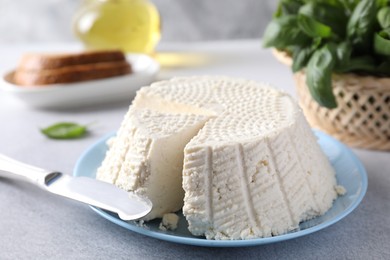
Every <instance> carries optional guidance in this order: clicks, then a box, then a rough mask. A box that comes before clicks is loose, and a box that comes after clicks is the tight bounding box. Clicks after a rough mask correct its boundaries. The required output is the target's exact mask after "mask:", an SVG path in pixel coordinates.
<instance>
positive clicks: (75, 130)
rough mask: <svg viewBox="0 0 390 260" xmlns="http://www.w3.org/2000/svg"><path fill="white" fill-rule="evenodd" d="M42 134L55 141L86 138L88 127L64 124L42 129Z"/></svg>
mask: <svg viewBox="0 0 390 260" xmlns="http://www.w3.org/2000/svg"><path fill="white" fill-rule="evenodd" d="M41 132H42V133H43V134H44V135H46V136H47V137H49V138H53V139H74V138H80V137H82V136H84V135H85V134H86V133H87V127H86V126H82V125H78V124H76V123H70V122H62V123H57V124H54V125H51V126H49V127H46V128H44V129H41Z"/></svg>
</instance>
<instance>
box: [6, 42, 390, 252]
mask: <svg viewBox="0 0 390 260" xmlns="http://www.w3.org/2000/svg"><path fill="white" fill-rule="evenodd" d="M0 47H1V48H0V54H1V55H0V70H1V72H4V71H7V70H9V69H11V68H13V67H14V66H15V65H16V64H17V62H18V60H19V58H20V55H21V54H22V53H24V52H26V51H66V50H74V49H78V48H79V46H76V45H74V44H72V45H69V44H60V43H59V44H45V45H43V44H41V45H28V44H25V45H13V46H10V45H2V46H0ZM159 52H160V53H163V54H164V53H165V54H169V53H176V55H177V56H179V57H181V58H182V61H183V62H184V63H182V64H181V65H180V66H179V65H177V64H165V65H164V66H162V69H161V71H160V73H159V75H158V78H159V79H166V78H170V77H173V76H180V75H199V74H209V75H211V74H219V75H229V76H237V77H244V78H249V79H254V80H259V81H266V82H269V83H271V84H273V85H275V86H278V87H280V88H282V89H285V90H286V91H287V92H289V93H291V94H292V95H293V96H295V91H294V85H293V81H292V78H291V72H290V70H289V68H286V67H284V66H283V65H281V64H279V63H278V62H277V61H275V59H273V57H272V55H271V53H270V51H268V50H263V49H262V48H261V44H260V40H248V41H243V40H241V41H230V42H222V41H221V42H208V43H185V44H180V43H176V44H175V43H165V44H162V45H161V46H159ZM183 58H184V59H183ZM130 102H131V100H130V98H129V99H128V100H125V101H121V102H116V103H114V104H105V105H96V106H90V107H81V108H69V109H65V110H53V109H52V110H39V109H33V108H30V107H28V105H26V104H24V103H23V102H20V101H19V100H16V99H14V98H13V97H11V96H10V95H8V94H7V93H4V92H0V122H1V125H0V153H3V154H6V155H8V156H10V157H13V158H16V159H18V160H21V161H24V162H26V163H30V164H33V165H37V166H40V167H43V168H48V169H56V170H60V171H63V172H64V173H68V174H72V171H73V168H74V166H75V164H76V162H77V160H78V158H79V157H80V156H81V154H82V153H83V152H84V151H85V150H86V149H87V148H88V147H89V146H91V145H92V144H94V143H95V142H96V141H97V140H98V139H99V138H101V137H102V136H103V135H105V134H106V133H108V132H112V131H115V130H117V128H118V127H119V124H120V122H121V121H122V118H123V116H124V114H125V112H126V111H127V109H128V106H129V104H130ZM58 121H75V122H79V123H90V122H96V123H95V124H94V125H93V126H91V134H90V135H89V136H87V137H86V138H84V139H79V140H72V141H69V140H68V141H54V140H50V139H47V138H45V137H44V136H43V135H42V134H41V133H40V132H39V127H42V126H46V125H49V124H51V123H55V122H58ZM353 151H354V152H355V153H356V154H357V156H358V158H359V159H360V160H361V161H362V163H363V164H364V165H365V167H366V169H367V172H368V181H369V186H368V191H367V194H366V196H365V198H364V199H363V201H362V203H361V204H360V205H359V206H358V207H357V209H356V210H354V211H353V212H352V213H351V214H350V215H348V216H347V217H346V218H344V219H342V220H341V221H339V222H338V223H336V224H334V225H332V226H330V227H328V228H326V229H324V230H321V231H319V232H316V233H313V234H310V235H307V236H304V237H301V238H297V239H293V240H289V241H284V242H279V243H274V244H268V245H262V246H255V247H246V248H205V247H195V246H189V245H180V244H175V243H170V242H165V241H161V240H157V239H154V238H150V237H146V236H143V235H140V234H137V233H133V232H131V231H128V230H126V229H124V228H122V227H119V226H117V225H115V224H113V223H111V222H109V221H107V220H106V219H104V218H102V217H100V216H98V215H97V214H96V213H95V212H93V211H92V210H91V209H90V208H89V207H88V206H87V205H84V204H80V203H77V202H74V201H71V200H67V199H63V198H61V197H57V196H55V195H51V194H48V193H46V192H45V191H43V190H40V189H39V188H37V187H34V186H32V185H30V184H28V183H23V182H17V181H13V180H8V179H4V178H0V259H154V258H158V259H173V258H177V259H181V258H199V259H204V258H221V259H222V258H223V259H230V258H232V259H236V258H240V259H241V258H257V259H260V258H265V259H390V154H389V153H388V152H379V151H368V150H361V149H354V150H353Z"/></svg>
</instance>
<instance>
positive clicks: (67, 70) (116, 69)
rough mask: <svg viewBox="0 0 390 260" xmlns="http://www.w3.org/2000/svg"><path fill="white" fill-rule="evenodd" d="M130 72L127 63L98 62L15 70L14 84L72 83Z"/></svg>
mask: <svg viewBox="0 0 390 260" xmlns="http://www.w3.org/2000/svg"><path fill="white" fill-rule="evenodd" d="M131 72H132V69H131V66H130V64H129V63H128V62H127V61H115V62H99V63H92V64H85V65H75V66H66V67H62V68H57V69H43V70H20V69H18V70H16V71H15V73H14V77H13V80H14V83H15V84H17V85H20V86H34V85H38V86H39V85H48V84H58V83H73V82H79V81H87V80H93V79H102V78H108V77H114V76H120V75H125V74H129V73H131Z"/></svg>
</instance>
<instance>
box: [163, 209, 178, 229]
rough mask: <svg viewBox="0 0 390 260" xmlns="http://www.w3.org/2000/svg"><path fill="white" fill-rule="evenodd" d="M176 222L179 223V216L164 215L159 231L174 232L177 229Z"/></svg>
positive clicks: (172, 214)
mask: <svg viewBox="0 0 390 260" xmlns="http://www.w3.org/2000/svg"><path fill="white" fill-rule="evenodd" d="M178 222H179V216H178V215H176V214H175V213H167V214H164V216H163V218H162V221H161V223H160V226H159V229H160V230H163V231H167V230H175V229H176V228H177V223H178Z"/></svg>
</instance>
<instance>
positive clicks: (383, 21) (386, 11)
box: [377, 6, 390, 29]
mask: <svg viewBox="0 0 390 260" xmlns="http://www.w3.org/2000/svg"><path fill="white" fill-rule="evenodd" d="M377 19H378V22H379V24H380V26H381V27H382V29H385V28H388V27H390V6H385V7H382V8H381V9H380V10H379V12H378V14H377Z"/></svg>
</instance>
